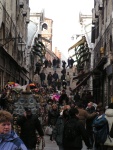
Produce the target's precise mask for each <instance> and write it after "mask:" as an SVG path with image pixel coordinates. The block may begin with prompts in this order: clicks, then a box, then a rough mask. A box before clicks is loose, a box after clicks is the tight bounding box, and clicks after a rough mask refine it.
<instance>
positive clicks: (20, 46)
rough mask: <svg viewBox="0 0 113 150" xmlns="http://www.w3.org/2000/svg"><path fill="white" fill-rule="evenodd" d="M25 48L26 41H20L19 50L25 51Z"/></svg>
mask: <svg viewBox="0 0 113 150" xmlns="http://www.w3.org/2000/svg"><path fill="white" fill-rule="evenodd" d="M25 48H26V43H24V42H22V43H21V42H20V43H18V50H19V51H22V52H24V51H25Z"/></svg>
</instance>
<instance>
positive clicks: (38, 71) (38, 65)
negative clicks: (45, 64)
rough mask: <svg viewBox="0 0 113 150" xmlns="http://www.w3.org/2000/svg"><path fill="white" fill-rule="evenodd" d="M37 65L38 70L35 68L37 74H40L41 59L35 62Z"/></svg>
mask: <svg viewBox="0 0 113 150" xmlns="http://www.w3.org/2000/svg"><path fill="white" fill-rule="evenodd" d="M35 66H36V70H35V74H38V75H39V74H40V70H41V66H42V64H41V62H40V61H38V62H37V63H36V64H35Z"/></svg>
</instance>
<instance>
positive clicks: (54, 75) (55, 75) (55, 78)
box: [53, 73, 59, 81]
mask: <svg viewBox="0 0 113 150" xmlns="http://www.w3.org/2000/svg"><path fill="white" fill-rule="evenodd" d="M53 79H54V80H55V81H57V80H58V79H59V77H58V74H57V73H54V74H53Z"/></svg>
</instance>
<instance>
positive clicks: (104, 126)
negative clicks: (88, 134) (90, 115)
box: [93, 114, 109, 144]
mask: <svg viewBox="0 0 113 150" xmlns="http://www.w3.org/2000/svg"><path fill="white" fill-rule="evenodd" d="M93 133H94V138H95V141H96V143H99V144H100V143H101V144H104V143H105V141H106V139H107V137H109V127H108V121H107V119H106V118H105V114H103V115H101V116H99V117H96V118H95V119H94V121H93Z"/></svg>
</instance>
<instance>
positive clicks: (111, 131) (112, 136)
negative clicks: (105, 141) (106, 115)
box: [109, 123, 113, 138]
mask: <svg viewBox="0 0 113 150" xmlns="http://www.w3.org/2000/svg"><path fill="white" fill-rule="evenodd" d="M109 135H110V137H111V138H113V123H112V127H111V130H110V132H109Z"/></svg>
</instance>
